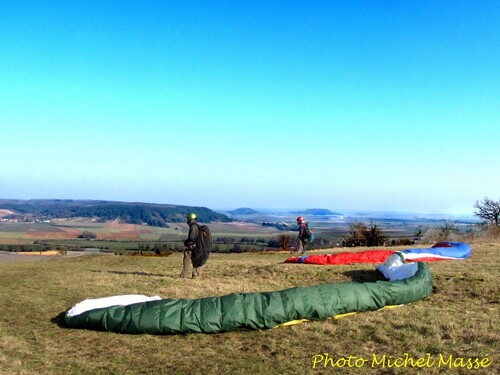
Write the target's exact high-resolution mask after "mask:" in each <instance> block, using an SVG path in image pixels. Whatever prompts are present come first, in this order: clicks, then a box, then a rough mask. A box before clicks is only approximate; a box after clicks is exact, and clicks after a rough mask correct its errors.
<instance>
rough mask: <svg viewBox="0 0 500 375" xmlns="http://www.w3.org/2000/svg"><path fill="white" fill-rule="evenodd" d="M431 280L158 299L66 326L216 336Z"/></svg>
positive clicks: (380, 299) (399, 293) (406, 295)
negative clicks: (224, 332)
mask: <svg viewBox="0 0 500 375" xmlns="http://www.w3.org/2000/svg"><path fill="white" fill-rule="evenodd" d="M431 291H432V279H431V274H430V272H429V269H428V267H427V265H425V264H424V263H418V269H417V270H416V273H415V274H414V275H413V276H411V277H409V278H407V279H404V280H399V281H376V282H366V283H359V282H348V283H340V284H327V285H317V286H308V287H296V288H291V289H286V290H280V291H273V292H264V293H233V294H229V295H225V296H218V297H206V298H199V299H160V300H152V301H146V302H139V303H133V304H129V305H115V306H110V307H104V308H96V309H91V310H87V311H84V312H81V313H78V314H72V313H71V310H69V311H68V312H67V314H66V316H65V322H66V324H67V325H68V326H69V327H73V328H87V329H95V330H105V331H113V332H120V333H149V334H176V333H194V332H204V333H215V332H223V331H231V330H235V329H241V328H245V329H265V328H273V327H276V326H278V325H280V324H283V323H286V322H290V321H295V320H299V319H307V320H316V319H325V318H329V317H333V316H336V315H339V314H346V313H349V312H360V311H369V310H378V309H381V308H382V307H384V306H390V305H400V304H406V303H410V302H414V301H417V300H420V299H423V298H425V297H427V296H428V295H429V294H430V293H431Z"/></svg>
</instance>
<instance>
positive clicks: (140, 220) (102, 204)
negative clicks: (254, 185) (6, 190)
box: [0, 199, 232, 227]
mask: <svg viewBox="0 0 500 375" xmlns="http://www.w3.org/2000/svg"><path fill="white" fill-rule="evenodd" d="M2 209H3V210H10V211H13V212H14V213H13V214H11V215H8V216H4V218H7V219H8V218H19V219H22V220H23V221H30V220H35V219H41V220H45V219H55V218H73V217H83V218H95V219H98V220H99V221H112V220H119V221H120V222H123V223H130V224H147V225H151V226H157V227H168V224H167V223H178V222H184V221H185V220H186V215H187V214H188V213H189V212H195V213H196V215H197V217H198V220H199V221H200V222H205V223H209V222H213V221H221V222H229V221H232V219H231V218H229V217H228V216H227V215H224V214H221V213H217V212H215V211H212V210H210V209H208V208H206V207H193V206H179V205H172V204H156V203H139V202H133V203H131V202H114V201H101V200H72V199H32V200H17V199H0V210H2Z"/></svg>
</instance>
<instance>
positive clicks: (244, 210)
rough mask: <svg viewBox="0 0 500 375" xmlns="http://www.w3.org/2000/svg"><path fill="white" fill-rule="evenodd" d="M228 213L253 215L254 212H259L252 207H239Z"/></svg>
mask: <svg viewBox="0 0 500 375" xmlns="http://www.w3.org/2000/svg"><path fill="white" fill-rule="evenodd" d="M228 213H229V214H231V215H253V214H256V213H258V212H257V211H255V210H254V209H252V208H247V207H242V208H237V209H235V210H232V211H228Z"/></svg>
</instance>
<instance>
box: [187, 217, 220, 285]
mask: <svg viewBox="0 0 500 375" xmlns="http://www.w3.org/2000/svg"><path fill="white" fill-rule="evenodd" d="M186 222H187V224H188V225H189V233H188V238H187V239H186V240H185V241H184V246H185V248H184V259H183V261H182V272H181V275H180V277H182V278H186V277H187V276H188V273H189V263H192V265H193V272H192V274H191V276H192V278H193V279H194V278H197V277H199V276H200V268H201V266H203V265H204V264H205V263H206V261H207V260H208V256H209V255H210V252H211V249H212V236H211V234H210V230H209V229H208V227H207V226H206V225H200V224H198V222H197V221H196V214H195V213H193V212H190V213H189V214H187V217H186Z"/></svg>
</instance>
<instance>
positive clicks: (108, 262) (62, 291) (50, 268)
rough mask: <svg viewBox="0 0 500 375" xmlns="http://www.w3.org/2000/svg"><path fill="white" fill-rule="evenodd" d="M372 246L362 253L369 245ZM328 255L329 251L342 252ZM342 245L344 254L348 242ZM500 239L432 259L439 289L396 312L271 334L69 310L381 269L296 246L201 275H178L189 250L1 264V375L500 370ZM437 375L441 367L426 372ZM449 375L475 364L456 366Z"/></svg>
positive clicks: (210, 267) (319, 280)
mask: <svg viewBox="0 0 500 375" xmlns="http://www.w3.org/2000/svg"><path fill="white" fill-rule="evenodd" d="M361 250H366V249H362V248H359V249H354V250H353V251H361ZM332 251H333V250H330V251H322V253H325V252H330V253H331V252H332ZM334 251H340V250H338V249H336V250H334ZM499 253H500V244H499V243H483V244H472V257H471V258H470V259H467V260H461V261H442V262H432V263H429V266H430V269H431V272H432V275H433V284H434V292H433V293H432V294H431V295H430V296H429V297H428V298H427V299H426V300H422V301H418V302H415V303H413V304H410V305H406V306H402V307H399V308H395V309H387V310H382V311H375V312H366V313H359V314H355V315H351V316H348V317H345V318H342V319H339V320H321V321H314V322H307V323H303V324H300V325H296V326H290V327H284V328H276V329H271V330H263V331H234V332H227V333H222V334H212V335H205V334H191V335H173V336H152V335H121V334H115V333H109V332H95V331H88V330H76V329H68V328H65V327H64V326H63V325H62V314H63V313H64V312H65V311H66V310H67V309H68V308H70V307H71V306H73V305H74V304H75V303H77V302H80V301H82V300H84V299H86V298H99V297H106V296H111V295H118V294H132V293H138V294H146V295H159V296H161V297H163V298H198V297H205V296H216V295H223V294H228V293H233V292H257V291H270V290H279V289H285V288H291V287H295V286H305V285H317V284H324V283H337V282H346V281H352V280H354V281H358V282H362V281H367V280H372V279H373V276H374V272H373V270H374V265H366V264H359V265H353V266H314V265H299V264H285V263H283V261H284V260H285V259H286V258H287V256H288V255H287V254H254V253H247V254H212V255H211V257H210V259H209V261H208V263H207V264H206V266H204V267H203V268H202V277H201V278H200V279H196V280H191V279H179V278H178V276H179V273H180V270H181V262H182V254H180V253H175V254H173V255H171V256H169V257H162V258H151V257H127V256H114V255H100V256H99V255H97V256H96V255H89V256H82V257H71V258H49V259H47V260H44V261H39V262H28V263H26V262H23V263H5V264H0V306H2V310H1V314H0V374H199V373H203V374H257V373H265V374H310V373H360V374H365V373H366V374H374V373H394V374H406V373H416V372H417V371H418V370H419V369H418V368H411V369H409V368H396V367H393V368H381V367H380V366H375V368H374V367H371V366H370V365H371V359H372V357H373V355H375V356H377V358H381V357H382V356H384V355H385V356H387V357H389V356H392V357H394V358H399V357H401V356H404V355H405V353H407V354H408V355H409V356H410V357H412V358H425V357H426V356H427V355H430V356H431V358H433V359H436V358H438V356H439V355H443V356H445V357H446V358H448V357H449V356H450V355H451V356H453V358H476V357H479V358H484V357H486V356H488V358H489V360H491V361H493V363H492V364H491V365H490V366H489V367H488V368H486V369H483V370H475V371H474V372H475V373H484V374H492V373H496V372H498V371H499V370H500V366H499V364H500V353H499V347H498V343H499V342H500V324H499V319H498V316H500V308H499V300H500V298H499V282H498V274H499V271H500V261H499V257H498V255H499ZM325 353H327V354H328V355H329V356H330V357H332V358H334V359H338V358H342V357H348V356H355V357H357V358H368V359H370V361H369V362H367V363H365V364H364V366H362V367H360V368H347V367H344V368H336V367H331V366H329V365H328V366H327V367H326V368H324V367H323V364H324V363H323V362H322V363H321V364H317V365H316V368H315V369H313V368H312V364H313V358H316V359H318V358H319V357H315V356H318V355H322V356H325ZM420 370H421V371H424V373H426V374H438V373H440V372H442V371H443V368H442V367H441V368H438V367H437V365H436V364H435V365H434V366H432V367H428V368H424V369H420ZM446 370H447V371H448V373H468V372H469V371H470V370H467V369H459V368H453V369H448V368H446Z"/></svg>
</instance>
